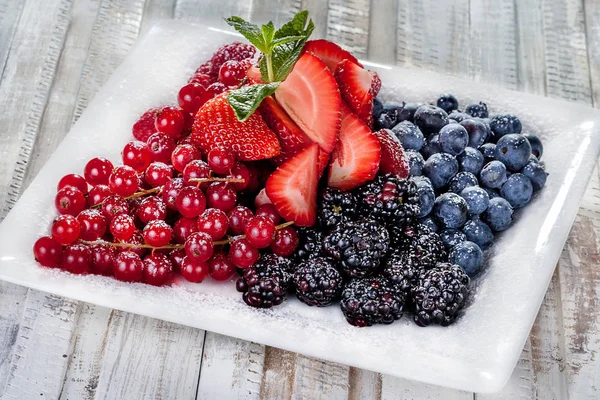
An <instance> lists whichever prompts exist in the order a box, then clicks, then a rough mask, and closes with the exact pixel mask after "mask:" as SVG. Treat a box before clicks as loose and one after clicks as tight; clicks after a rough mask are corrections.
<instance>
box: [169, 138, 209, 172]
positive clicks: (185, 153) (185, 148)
mask: <svg viewBox="0 0 600 400" xmlns="http://www.w3.org/2000/svg"><path fill="white" fill-rule="evenodd" d="M200 157H202V154H201V153H200V150H198V148H197V147H196V146H194V145H191V144H180V145H179V146H177V147H175V150H173V153H171V163H172V164H173V168H175V169H176V170H177V171H179V172H183V170H184V168H185V166H186V165H188V163H189V162H190V161H192V160H199V159H200Z"/></svg>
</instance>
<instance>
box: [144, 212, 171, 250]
mask: <svg viewBox="0 0 600 400" xmlns="http://www.w3.org/2000/svg"><path fill="white" fill-rule="evenodd" d="M142 233H143V234H144V241H145V242H146V243H147V244H149V245H150V246H152V247H162V246H166V245H168V244H169V242H170V241H171V235H172V234H173V228H171V227H170V226H169V224H167V223H166V222H165V221H163V220H160V219H157V220H154V221H150V222H148V224H147V225H146V226H145V227H144V230H143V232H142Z"/></svg>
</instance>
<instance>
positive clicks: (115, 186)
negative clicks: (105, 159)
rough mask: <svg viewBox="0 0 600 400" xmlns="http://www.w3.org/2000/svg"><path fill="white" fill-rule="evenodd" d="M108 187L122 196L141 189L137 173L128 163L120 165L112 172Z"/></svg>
mask: <svg viewBox="0 0 600 400" xmlns="http://www.w3.org/2000/svg"><path fill="white" fill-rule="evenodd" d="M108 187H109V188H110V191H111V192H113V193H114V194H118V195H119V196H121V197H127V196H131V195H132V194H134V193H135V192H137V190H138V189H139V182H138V176H137V173H136V172H135V170H134V169H133V168H131V167H128V166H127V165H119V166H118V167H116V168H115V169H114V170H113V172H112V173H111V174H110V177H109V178H108Z"/></svg>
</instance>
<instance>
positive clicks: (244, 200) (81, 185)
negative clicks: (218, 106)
mask: <svg viewBox="0 0 600 400" xmlns="http://www.w3.org/2000/svg"><path fill="white" fill-rule="evenodd" d="M249 65H250V63H249V62H246V61H244V60H242V61H237V60H230V61H224V62H223V64H222V66H221V67H220V69H219V74H218V77H219V80H220V82H215V81H213V78H212V77H211V76H210V75H208V74H203V73H202V72H200V71H198V72H196V73H195V74H194V76H193V77H192V78H191V79H190V81H189V83H188V84H186V85H185V86H183V87H182V88H181V90H180V91H179V96H178V100H179V107H175V106H163V107H160V108H153V109H150V110H148V111H147V112H146V113H144V114H143V115H142V116H141V117H140V118H139V120H138V121H137V122H136V123H135V124H134V125H133V136H134V138H135V139H136V140H134V141H131V142H129V143H127V144H126V145H125V146H124V148H123V151H122V162H123V165H118V166H116V167H115V166H114V165H113V163H112V162H111V161H109V160H107V159H105V158H101V157H99V158H94V159H92V160H90V161H89V162H88V163H87V165H86V166H85V168H84V171H83V176H81V175H77V174H69V175H66V176H64V177H63V178H62V179H61V180H60V182H59V183H58V192H57V194H56V200H55V206H56V209H57V210H58V212H59V213H60V214H61V215H60V216H59V217H58V218H56V219H55V220H54V222H53V224H52V227H51V235H50V236H44V237H42V238H40V239H38V240H37V242H36V243H35V245H34V248H33V252H34V255H35V258H36V260H37V261H38V262H39V263H40V264H41V265H43V266H46V267H51V268H62V269H65V270H67V271H70V272H72V273H75V274H85V273H92V274H101V275H112V276H114V277H115V278H116V279H118V280H121V281H126V282H145V283H148V284H151V285H157V286H160V285H165V284H168V283H170V282H171V280H172V278H173V274H174V273H180V274H181V276H183V278H185V279H186V280H188V281H191V282H201V281H203V280H204V279H205V278H206V277H207V276H208V275H210V276H211V277H212V278H213V279H215V280H218V281H224V280H229V279H231V278H232V277H233V276H234V275H235V273H236V267H237V268H247V267H249V266H251V265H252V264H254V262H256V260H257V259H258V257H259V250H260V249H267V248H268V249H270V251H272V252H273V253H275V254H278V255H281V256H289V255H290V254H291V253H292V252H293V251H294V250H295V248H296V246H297V244H298V237H297V235H296V231H295V229H294V228H293V227H292V226H290V224H289V223H281V222H282V221H281V217H280V216H279V214H278V213H277V210H276V209H275V207H274V206H273V205H272V204H270V202H269V201H268V198H265V196H264V193H263V194H259V195H258V196H256V192H257V190H258V189H259V188H260V186H261V184H260V181H261V179H262V177H261V175H263V173H262V171H261V170H260V168H259V167H257V166H256V165H253V164H252V163H246V164H244V163H242V162H240V161H238V160H236V159H235V157H234V155H233V154H232V153H231V152H230V151H227V150H224V149H221V148H214V149H212V150H211V151H209V152H208V154H202V153H201V151H200V150H199V149H198V148H197V147H196V146H195V145H194V144H193V143H192V141H191V140H190V135H189V133H190V130H191V126H192V124H193V115H194V113H195V112H196V111H197V110H198V109H199V108H200V107H201V106H202V104H204V103H205V102H206V101H207V100H209V99H210V98H212V97H214V96H215V95H216V94H218V93H220V92H222V91H224V90H226V89H227V86H232V85H237V84H239V82H240V81H241V80H242V79H243V77H244V76H245V69H247V68H248V66H249ZM255 197H256V199H255ZM243 204H246V205H248V204H252V207H253V208H254V209H255V210H254V212H253V210H252V209H251V208H249V207H247V206H244V205H243ZM280 223H281V224H280Z"/></svg>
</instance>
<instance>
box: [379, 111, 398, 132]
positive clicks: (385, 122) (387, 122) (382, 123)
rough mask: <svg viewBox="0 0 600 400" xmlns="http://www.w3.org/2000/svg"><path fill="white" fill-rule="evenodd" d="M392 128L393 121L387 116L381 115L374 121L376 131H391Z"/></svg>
mask: <svg viewBox="0 0 600 400" xmlns="http://www.w3.org/2000/svg"><path fill="white" fill-rule="evenodd" d="M392 126H394V121H392V118H390V116H389V115H388V114H386V113H385V112H384V113H381V115H380V116H379V117H378V118H377V119H376V120H375V128H376V129H378V130H379V129H392Z"/></svg>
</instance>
